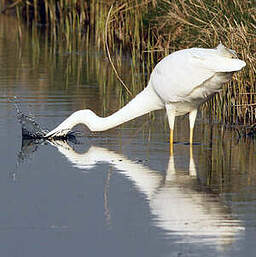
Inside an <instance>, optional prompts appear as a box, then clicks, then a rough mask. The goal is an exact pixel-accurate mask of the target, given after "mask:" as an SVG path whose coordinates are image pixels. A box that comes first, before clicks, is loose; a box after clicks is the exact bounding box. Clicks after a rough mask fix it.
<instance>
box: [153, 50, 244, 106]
mask: <svg viewBox="0 0 256 257" xmlns="http://www.w3.org/2000/svg"><path fill="white" fill-rule="evenodd" d="M199 50H200V51H199ZM199 50H197V49H188V50H182V51H178V52H175V53H174V54H171V55H169V56H167V57H165V58H164V59H163V60H162V61H160V62H159V63H158V64H157V66H156V67H155V69H154V70H153V72H152V75H151V83H152V85H153V87H154V89H155V90H156V92H157V93H158V94H159V96H160V97H161V98H162V99H163V100H164V101H166V102H169V101H171V102H177V101H182V100H183V98H184V97H186V96H187V95H188V94H189V93H190V92H191V91H192V90H193V89H194V88H195V87H198V86H199V85H201V84H202V83H203V82H205V81H206V80H208V79H210V78H211V77H212V76H214V75H215V74H216V72H232V71H237V70H240V69H241V68H242V67H244V66H245V63H244V62H243V61H241V60H238V59H231V58H226V57H221V56H218V55H217V54H216V51H215V50H214V49H199Z"/></svg>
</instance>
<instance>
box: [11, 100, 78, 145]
mask: <svg viewBox="0 0 256 257" xmlns="http://www.w3.org/2000/svg"><path fill="white" fill-rule="evenodd" d="M15 99H16V97H15V98H14V99H9V101H10V102H12V103H13V105H14V107H15V109H16V117H17V119H18V121H19V123H20V124H21V129H22V139H23V140H24V139H31V140H46V139H47V140H67V139H68V140H71V141H73V142H75V140H77V139H76V137H79V136H81V135H82V133H80V132H79V131H70V132H69V133H67V134H66V135H65V136H54V137H51V139H49V138H46V137H45V135H47V134H48V133H49V131H50V130H48V129H47V128H43V127H42V126H41V125H40V124H39V122H37V121H36V120H35V117H33V116H32V115H30V114H25V113H24V112H22V111H21V107H20V106H19V104H18V103H17V102H15Z"/></svg>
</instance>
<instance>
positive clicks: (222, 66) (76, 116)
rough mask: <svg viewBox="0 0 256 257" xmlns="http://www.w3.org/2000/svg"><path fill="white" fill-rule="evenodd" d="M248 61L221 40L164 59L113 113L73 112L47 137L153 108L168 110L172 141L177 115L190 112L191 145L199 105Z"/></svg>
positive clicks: (104, 126)
mask: <svg viewBox="0 0 256 257" xmlns="http://www.w3.org/2000/svg"><path fill="white" fill-rule="evenodd" d="M245 65H246V64H245V62H244V61H242V60H239V59H238V58H237V55H236V53H235V51H233V50H231V49H228V48H226V47H225V46H224V45H222V44H221V43H220V44H219V45H218V46H217V47H216V48H214V49H205V48H190V49H184V50H179V51H177V52H174V53H172V54H170V55H168V56H166V57H165V58H163V59H162V60H161V61H160V62H159V63H158V64H157V65H156V67H155V68H154V69H153V71H152V73H151V76H150V80H149V83H148V85H147V87H146V88H145V89H144V90H143V91H142V92H140V93H139V94H138V95H137V96H136V97H135V98H134V99H132V100H131V101H130V102H129V103H128V104H127V105H125V106H124V107H123V108H121V109H120V110H119V111H117V112H115V113H114V114H112V115H110V116H108V117H106V118H102V117H99V116H97V115H96V114H95V113H94V112H92V111H91V110H89V109H86V110H80V111H76V112H74V113H73V114H72V115H71V116H69V117H68V118H67V119H66V120H64V121H63V122H62V123H61V124H60V125H59V126H57V127H56V128H55V129H53V130H52V131H50V132H49V133H48V134H46V136H45V137H46V138H50V137H58V136H65V135H66V134H67V133H68V132H69V131H70V130H71V129H72V127H74V126H75V125H77V124H84V125H86V126H87V127H88V128H89V129H90V130H91V131H104V130H108V129H110V128H113V127H116V126H118V125H120V124H122V123H124V122H127V121H129V120H132V119H134V118H136V117H138V116H141V115H144V114H146V113H149V112H151V111H154V110H159V109H163V108H165V109H166V112H167V116H168V122H169V126H170V144H171V145H172V144H173V128H174V120H175V117H176V116H180V115H184V114H187V113H189V123H190V144H192V142H193V129H194V124H195V119H196V115H197V109H198V107H199V105H201V104H202V103H203V102H205V101H206V100H208V99H209V98H210V97H211V96H213V95H214V94H215V93H216V92H219V91H220V90H221V88H222V84H223V83H225V82H228V81H229V80H230V79H231V78H232V75H233V73H234V72H236V71H239V70H241V69H242V68H243V67H244V66H245Z"/></svg>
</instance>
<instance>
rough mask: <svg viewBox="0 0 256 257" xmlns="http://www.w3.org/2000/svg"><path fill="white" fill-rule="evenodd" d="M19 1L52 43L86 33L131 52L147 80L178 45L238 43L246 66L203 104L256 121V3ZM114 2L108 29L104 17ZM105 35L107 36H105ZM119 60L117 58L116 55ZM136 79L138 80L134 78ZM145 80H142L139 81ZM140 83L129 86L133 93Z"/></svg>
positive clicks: (229, 118) (221, 116)
mask: <svg viewBox="0 0 256 257" xmlns="http://www.w3.org/2000/svg"><path fill="white" fill-rule="evenodd" d="M1 1H2V2H4V3H9V4H11V3H17V6H16V9H17V16H19V17H21V16H22V17H25V19H26V20H27V21H28V22H32V23H34V24H36V26H37V27H38V25H39V24H44V25H45V26H44V27H45V29H46V32H47V33H48V34H49V35H50V38H51V41H52V42H53V44H56V41H58V40H63V41H64V42H65V43H66V46H67V50H68V51H72V50H73V49H74V47H76V46H78V45H79V42H80V40H79V39H78V38H81V37H84V35H85V32H86V31H87V32H88V31H89V33H87V34H86V35H87V37H89V38H90V40H91V41H92V42H93V43H94V44H96V45H97V47H99V48H102V49H104V46H105V42H106V41H107V42H108V46H109V48H110V51H111V54H112V56H115V55H116V53H117V52H119V53H120V52H123V53H124V52H127V51H128V52H129V53H130V54H131V57H132V58H131V61H132V65H133V66H134V67H135V66H138V65H137V63H138V62H140V63H141V64H142V65H141V66H140V69H141V72H142V73H143V75H142V78H143V79H142V81H143V82H144V83H142V85H143V86H145V84H146V81H147V80H148V78H149V74H150V72H151V70H152V68H153V66H154V64H155V63H156V62H157V61H159V60H160V59H161V58H163V57H164V56H165V55H167V54H169V53H170V52H173V51H175V50H178V49H182V48H189V47H195V46H196V47H215V46H216V45H217V44H218V43H219V41H222V43H223V44H224V45H225V46H227V47H228V48H231V49H234V50H235V51H236V52H237V53H238V55H239V57H240V58H241V59H243V60H245V61H246V63H247V67H246V68H245V69H244V70H243V71H241V72H239V73H238V74H237V75H235V77H234V79H233V80H232V82H230V83H229V84H228V86H227V87H226V88H225V89H224V90H223V93H221V94H218V95H217V96H216V97H215V98H214V99H213V100H212V101H209V102H207V104H205V105H204V107H203V110H207V112H209V110H211V114H212V115H213V116H214V118H216V119H218V120H223V121H224V122H229V123H243V124H253V123H255V122H256V83H255V73H256V40H255V38H256V7H255V4H254V1H249V0H248V1H247V0H246V1H240V0H234V1H229V0H223V1H219V0H217V1H211V0H172V1H169V0H119V1H114V0H106V1H100V0H90V1H81V0H72V1H70V0H59V1H54V0H45V1H42V0H28V1H11V0H10V1H3V0H1ZM110 6H113V8H112V11H111V15H110V18H109V22H108V24H107V34H105V28H106V19H107V14H108V11H109V8H110ZM106 35H107V36H106ZM114 63H115V65H117V66H118V60H116V61H114ZM134 83H136V81H134ZM138 83H141V81H138ZM140 88H141V87H136V88H133V86H130V90H131V91H132V92H133V93H134V94H135V93H136V92H137V91H138V89H140Z"/></svg>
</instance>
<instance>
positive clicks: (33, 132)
mask: <svg viewBox="0 0 256 257" xmlns="http://www.w3.org/2000/svg"><path fill="white" fill-rule="evenodd" d="M13 104H14V106H15V108H16V116H17V119H18V121H19V123H20V124H21V129H22V138H24V139H42V138H44V136H45V135H46V134H47V133H48V132H49V130H48V129H45V128H42V126H41V125H40V124H39V123H38V122H37V121H36V120H35V118H34V117H33V116H32V115H27V114H25V113H23V112H22V111H21V109H20V107H19V105H18V104H17V103H15V102H14V103H13Z"/></svg>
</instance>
